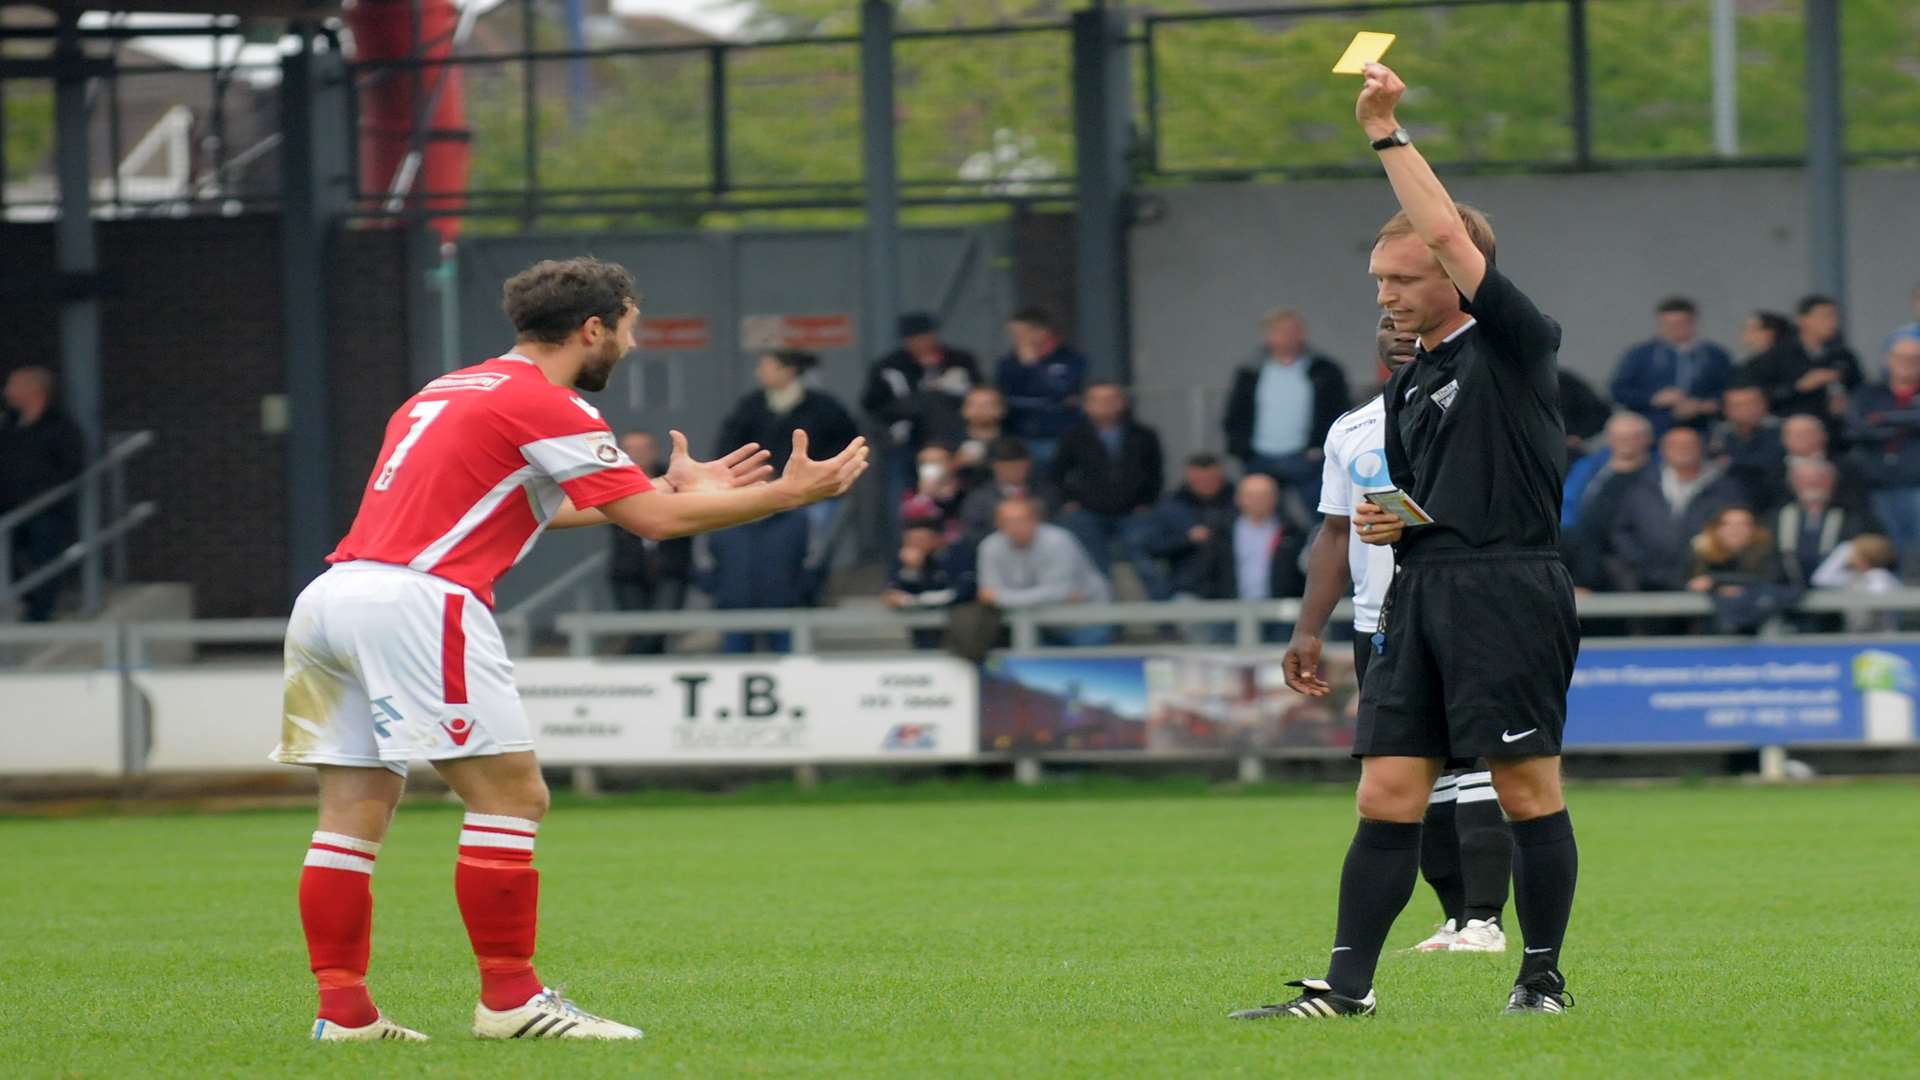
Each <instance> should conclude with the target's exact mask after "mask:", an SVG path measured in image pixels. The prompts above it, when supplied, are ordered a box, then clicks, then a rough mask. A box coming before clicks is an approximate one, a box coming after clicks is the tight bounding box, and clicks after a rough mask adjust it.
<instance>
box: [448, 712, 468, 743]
mask: <svg viewBox="0 0 1920 1080" xmlns="http://www.w3.org/2000/svg"><path fill="white" fill-rule="evenodd" d="M440 730H442V731H444V732H446V733H447V738H449V739H452V740H453V745H455V746H465V745H467V740H468V739H471V738H473V721H471V720H468V719H465V718H463V717H459V716H456V717H454V718H453V719H451V720H442V721H440Z"/></svg>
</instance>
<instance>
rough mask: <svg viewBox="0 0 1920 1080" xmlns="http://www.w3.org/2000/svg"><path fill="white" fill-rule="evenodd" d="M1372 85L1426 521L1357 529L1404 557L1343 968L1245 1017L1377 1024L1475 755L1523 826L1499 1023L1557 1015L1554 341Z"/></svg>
mask: <svg viewBox="0 0 1920 1080" xmlns="http://www.w3.org/2000/svg"><path fill="white" fill-rule="evenodd" d="M1365 78H1366V84H1365V86H1364V87H1363V88H1362V89H1361V91H1360V99H1359V101H1358V103H1357V104H1356V105H1355V107H1354V114H1355V116H1356V117H1357V118H1358V120H1359V121H1360V126H1361V127H1362V128H1363V129H1364V130H1365V131H1366V133H1367V136H1368V138H1370V139H1372V140H1373V148H1374V149H1375V150H1376V151H1378V152H1379V154H1380V162H1381V164H1382V165H1383V166H1385V168H1386V171H1387V178H1388V179H1389V180H1390V181H1392V184H1393V192H1394V195H1395V197H1396V198H1398V199H1399V202H1400V207H1401V210H1400V213H1398V214H1396V215H1394V216H1393V217H1392V218H1391V219H1389V220H1388V221H1387V223H1386V224H1385V225H1384V226H1382V227H1381V229H1380V232H1379V235H1378V237H1377V238H1376V240H1375V244H1374V248H1373V254H1372V257H1371V259H1370V260H1369V264H1368V272H1369V273H1370V274H1371V275H1372V277H1373V278H1374V280H1375V281H1376V282H1377V283H1378V286H1379V289H1378V298H1379V302H1380V307H1381V308H1382V309H1383V310H1384V311H1385V312H1386V313H1387V315H1388V316H1390V317H1391V318H1392V319H1393V323H1394V326H1395V327H1396V328H1398V329H1401V330H1410V331H1412V332H1414V333H1415V334H1417V335H1419V338H1420V351H1419V353H1418V355H1417V356H1416V357H1415V359H1414V361H1413V362H1412V363H1410V364H1407V365H1405V366H1404V367H1402V368H1401V369H1400V370H1399V371H1397V372H1395V373H1394V375H1393V377H1392V378H1391V379H1389V380H1388V382H1387V388H1386V391H1385V405H1386V424H1385V436H1386V452H1387V455H1386V456H1387V466H1388V470H1389V472H1390V475H1391V478H1392V480H1393V482H1394V484H1395V486H1397V487H1398V488H1400V489H1401V490H1402V491H1405V492H1407V493H1408V494H1409V495H1411V496H1412V497H1413V499H1414V500H1415V501H1416V502H1418V503H1419V504H1420V505H1421V506H1422V507H1423V508H1425V509H1426V511H1427V513H1428V514H1430V515H1431V516H1432V517H1433V519H1434V520H1433V524H1431V525H1427V526H1422V527H1419V528H1415V529H1403V527H1402V525H1401V522H1400V520H1399V519H1398V518H1397V517H1395V516H1394V515H1392V514H1390V513H1388V512H1386V511H1383V510H1380V509H1379V508H1378V507H1376V506H1373V505H1372V504H1363V505H1362V507H1361V508H1360V509H1359V510H1358V511H1356V512H1355V513H1354V515H1353V522H1354V525H1355V527H1356V528H1357V529H1358V530H1359V532H1360V534H1361V539H1362V540H1364V541H1366V542H1367V543H1372V544H1392V545H1394V549H1395V559H1396V564H1397V571H1396V573H1395V576H1394V583H1393V585H1392V587H1391V588H1390V589H1389V590H1388V593H1387V599H1386V606H1385V610H1384V611H1383V612H1382V615H1381V629H1380V640H1379V641H1378V642H1377V643H1376V646H1375V656H1374V658H1373V661H1372V664H1371V665H1370V667H1369V669H1368V671H1367V678H1366V682H1365V684H1364V685H1363V686H1362V688H1361V691H1360V716H1359V727H1358V730H1357V732H1356V733H1355V738H1354V747H1353V752H1354V756H1355V757H1358V758H1360V764H1361V772H1360V789H1359V795H1358V798H1357V800H1356V802H1357V804H1358V809H1359V812H1360V823H1359V827H1358V829H1357V830H1356V831H1355V833H1354V838H1353V843H1352V845H1351V846H1350V847H1349V848H1348V849H1347V859H1346V864H1345V866H1344V868H1343V869H1342V871H1341V875H1340V909H1339V923H1338V927H1337V929H1336V931H1335V935H1334V947H1333V957H1332V961H1331V964H1330V965H1329V967H1328V970H1327V974H1326V977H1325V978H1324V979H1301V980H1298V981H1296V982H1294V983H1291V984H1290V985H1293V986H1297V987H1299V988H1300V991H1301V992H1300V995H1299V996H1298V997H1296V998H1294V999H1293V1000H1292V1001H1289V1002H1286V1003H1285V1004H1281V1005H1269V1006H1264V1007H1262V1008H1258V1009H1248V1010H1245V1011H1243V1012H1238V1013H1235V1014H1234V1016H1235V1017H1237V1018H1241V1019H1258V1018H1263V1017H1269V1016H1292V1017H1331V1016H1357V1015H1366V1014H1370V1013H1372V1012H1373V1011H1374V1008H1375V998H1374V993H1373V973H1374V968H1375V966H1376V965H1377V964H1378V962H1379V959H1380V949H1381V946H1382V945H1383V944H1384V943H1385V941H1386V937H1387V931H1388V930H1389V929H1391V928H1392V926H1393V921H1394V919H1395V917H1397V916H1398V915H1399V914H1400V911H1401V909H1402V908H1404V907H1405V906H1406V904H1407V901H1408V899H1409V898H1411V897H1412V895H1413V887H1414V881H1415V879H1416V877H1417V875H1418V872H1419V861H1420V831H1421V827H1420V823H1421V818H1422V816H1423V815H1424V813H1425V811H1426V805H1427V796H1428V793H1429V792H1430V791H1431V790H1432V788H1433V784H1434V780H1435V779H1436V777H1437V776H1438V775H1439V773H1440V770H1441V767H1442V765H1443V764H1444V762H1445V761H1446V759H1448V758H1472V757H1485V758H1487V759H1488V762H1489V764H1490V765H1491V767H1492V771H1493V786H1494V790H1495V791H1496V792H1497V793H1498V795H1499V799H1500V805H1501V807H1502V808H1503V809H1504V810H1505V811H1506V814H1507V817H1508V818H1509V819H1510V820H1511V821H1512V822H1513V839H1514V860H1513V877H1514V881H1513V885H1514V907H1515V909H1516V913H1517V915H1518V916H1519V922H1520V931H1521V934H1522V936H1523V937H1524V938H1525V948H1524V956H1523V957H1522V961H1521V966H1520V974H1519V977H1518V979H1516V980H1515V985H1514V988H1513V992H1512V994H1511V995H1509V997H1508V999H1507V1006H1506V1011H1507V1012H1510V1013H1559V1012H1562V1011H1564V1010H1565V1009H1566V1007H1567V1006H1569V1005H1571V1004H1572V1003H1573V1002H1572V999H1571V998H1570V997H1569V996H1568V995H1567V992H1566V979H1565V978H1564V977H1563V976H1562V975H1561V973H1560V943H1561V939H1562V938H1563V937H1564V936H1565V934H1566V928H1567V918H1568V914H1569V912H1570V911H1571V910H1572V907H1573V887H1574V879H1575V876H1576V871H1577V868H1578V856H1577V853H1576V850H1575V847H1574V840H1573V825H1572V823H1571V821H1570V819H1569V818H1568V817H1567V809H1566V802H1565V800H1564V799H1563V798H1562V796H1561V791H1560V735H1561V729H1562V728H1563V727H1564V726H1565V723H1566V711H1567V698H1566V694H1567V686H1568V684H1569V682H1570V681H1571V679H1572V675H1573V663H1574V657H1575V655H1576V653H1577V652H1578V651H1579V625H1578V623H1577V621H1576V619H1575V615H1574V605H1573V583H1572V581H1571V580H1570V579H1569V577H1568V576H1567V571H1566V568H1565V567H1564V566H1562V565H1561V563H1560V558H1559V554H1558V548H1557V544H1558V542H1559V521H1560V492H1561V487H1562V482H1563V481H1564V480H1565V477H1566V437H1565V433H1564V429H1563V427H1562V424H1561V420H1560V404H1559V388H1558V373H1557V371H1556V364H1557V361H1556V354H1557V352H1558V350H1559V346H1560V327H1559V325H1558V324H1556V323H1555V322H1554V321H1553V320H1552V319H1549V318H1547V317H1546V316H1545V315H1542V314H1541V313H1540V310H1539V309H1538V308H1536V307H1534V305H1533V301H1531V300H1529V299H1528V298H1527V297H1526V295H1525V294H1523V293H1522V292H1520V290H1519V289H1517V288H1515V287H1514V285H1513V283H1512V282H1510V281H1508V280H1507V279H1506V277H1505V275H1503V274H1501V273H1500V271H1499V270H1498V269H1496V268H1495V267H1494V258H1493V256H1494V237H1493V230H1492V229H1491V227H1489V226H1488V224H1487V220H1486V217H1485V216H1484V215H1482V214H1481V213H1480V212H1479V211H1477V210H1474V209H1472V208H1471V207H1466V206H1462V205H1460V204H1457V203H1455V202H1454V201H1453V199H1452V197H1451V196H1449V195H1448V194H1447V191H1446V188H1444V187H1442V186H1441V184H1440V180H1439V178H1438V177H1437V176H1435V175H1434V173H1433V169H1432V167H1430V166H1429V165H1428V164H1427V162H1426V160H1425V159H1424V158H1422V157H1421V156H1420V153H1419V151H1417V150H1415V149H1414V147H1413V145H1412V142H1411V140H1410V139H1409V138H1408V136H1407V132H1406V130H1405V129H1404V128H1402V127H1401V126H1400V124H1399V122H1398V121H1397V120H1396V119H1395V118H1394V106H1395V105H1396V104H1398V103H1399V101H1400V96H1401V94H1403V93H1404V92H1405V91H1406V84H1405V83H1403V82H1401V81H1400V77H1399V76H1398V75H1395V74H1394V73H1393V72H1392V71H1391V70H1390V69H1388V68H1387V67H1386V66H1385V65H1382V64H1369V65H1367V67H1366V70H1365Z"/></svg>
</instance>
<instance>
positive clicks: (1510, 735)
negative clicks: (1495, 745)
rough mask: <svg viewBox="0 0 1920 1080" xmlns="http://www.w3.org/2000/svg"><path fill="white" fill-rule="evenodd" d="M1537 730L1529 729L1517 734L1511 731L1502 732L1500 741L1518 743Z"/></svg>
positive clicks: (1535, 728) (1537, 729)
mask: <svg viewBox="0 0 1920 1080" xmlns="http://www.w3.org/2000/svg"><path fill="white" fill-rule="evenodd" d="M1539 730H1540V729H1539V728H1537V727H1530V728H1528V729H1527V730H1525V731H1522V732H1519V733H1517V734H1516V733H1514V732H1511V731H1503V732H1501V733H1500V741H1501V742H1505V743H1515V742H1519V741H1520V740H1521V739H1524V738H1526V737H1527V736H1529V735H1531V734H1533V733H1534V732H1536V731H1539Z"/></svg>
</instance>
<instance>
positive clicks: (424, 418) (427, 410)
mask: <svg viewBox="0 0 1920 1080" xmlns="http://www.w3.org/2000/svg"><path fill="white" fill-rule="evenodd" d="M447 405H448V403H447V402H445V401H422V402H420V403H419V404H417V405H415V406H414V407H413V408H412V409H409V410H408V411H407V415H408V416H409V417H411V418H412V419H413V426H412V427H410V428H408V429H407V435H406V438H403V439H401V440H400V445H398V446H396V447H394V448H393V453H392V454H390V455H388V456H387V463H386V464H385V465H382V466H380V476H379V477H378V478H377V479H375V480H374V482H373V490H375V491H385V490H387V489H388V488H390V487H392V486H393V474H394V473H396V472H399V471H400V465H401V463H402V462H404V461H406V460H407V454H408V453H409V452H410V451H411V450H412V449H413V444H414V443H417V442H419V441H420V436H421V435H424V434H425V433H426V430H427V425H429V424H431V423H433V421H434V418H435V417H437V416H439V415H440V412H441V410H443V409H445V408H446V407H447Z"/></svg>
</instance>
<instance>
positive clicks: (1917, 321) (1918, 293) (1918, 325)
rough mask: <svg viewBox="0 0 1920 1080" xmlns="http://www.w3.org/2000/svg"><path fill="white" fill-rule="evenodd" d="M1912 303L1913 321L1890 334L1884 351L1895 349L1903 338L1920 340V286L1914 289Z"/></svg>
mask: <svg viewBox="0 0 1920 1080" xmlns="http://www.w3.org/2000/svg"><path fill="white" fill-rule="evenodd" d="M1912 303H1913V321H1912V322H1910V323H1907V324H1906V325H1905V326H1902V327H1899V328H1897V329H1895V330H1894V332H1893V333H1891V334H1888V335H1887V340H1886V343H1885V345H1883V346H1882V348H1883V349H1891V348H1893V343H1894V341H1895V340H1896V339H1898V338H1903V337H1912V338H1920V285H1915V286H1914V287H1913V300H1912Z"/></svg>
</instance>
